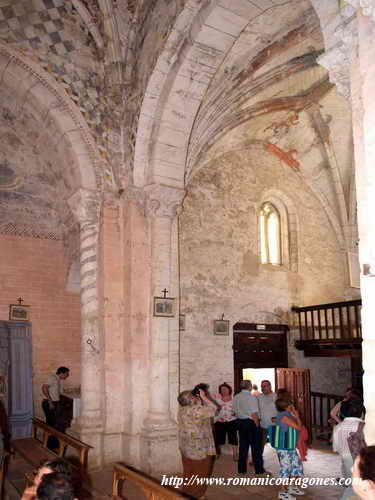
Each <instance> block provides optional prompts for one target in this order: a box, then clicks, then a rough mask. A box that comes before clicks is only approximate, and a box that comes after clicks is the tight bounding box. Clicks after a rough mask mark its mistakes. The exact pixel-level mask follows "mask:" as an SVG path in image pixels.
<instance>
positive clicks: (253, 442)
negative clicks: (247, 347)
mask: <svg viewBox="0 0 375 500" xmlns="http://www.w3.org/2000/svg"><path fill="white" fill-rule="evenodd" d="M251 388H252V386H251V382H250V380H242V381H241V384H240V389H241V392H240V393H238V394H236V395H235V396H234V398H233V411H234V413H235V415H236V417H237V423H238V433H239V437H240V449H239V453H238V473H239V474H246V472H247V457H248V453H249V446H251V454H252V456H253V462H254V469H255V474H264V473H265V470H264V468H263V457H262V451H261V446H260V429H259V407H258V400H257V398H256V397H255V396H252V395H251V392H250V391H251Z"/></svg>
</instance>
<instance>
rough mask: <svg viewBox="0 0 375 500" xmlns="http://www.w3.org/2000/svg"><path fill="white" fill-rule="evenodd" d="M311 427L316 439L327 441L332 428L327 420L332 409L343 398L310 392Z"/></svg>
mask: <svg viewBox="0 0 375 500" xmlns="http://www.w3.org/2000/svg"><path fill="white" fill-rule="evenodd" d="M310 395H311V427H312V430H313V433H314V437H315V438H316V439H322V440H325V441H329V439H330V435H331V431H332V427H331V426H330V425H329V423H328V420H329V418H330V413H331V410H332V408H333V407H334V406H335V404H336V403H338V402H339V401H342V400H343V396H339V395H337V394H326V393H324V392H311V393H310Z"/></svg>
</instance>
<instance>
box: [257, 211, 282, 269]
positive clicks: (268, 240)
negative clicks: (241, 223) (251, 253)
mask: <svg viewBox="0 0 375 500" xmlns="http://www.w3.org/2000/svg"><path fill="white" fill-rule="evenodd" d="M259 230H260V261H261V263H262V264H273V265H274V266H280V265H281V264H282V262H281V221H280V214H279V212H278V211H277V209H276V208H275V207H274V205H272V203H269V202H266V203H263V205H262V208H261V209H260V214H259Z"/></svg>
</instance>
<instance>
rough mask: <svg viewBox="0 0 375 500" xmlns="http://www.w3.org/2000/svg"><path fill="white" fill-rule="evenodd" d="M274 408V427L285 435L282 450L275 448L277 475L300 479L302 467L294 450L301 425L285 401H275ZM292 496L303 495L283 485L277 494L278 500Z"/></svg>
mask: <svg viewBox="0 0 375 500" xmlns="http://www.w3.org/2000/svg"><path fill="white" fill-rule="evenodd" d="M275 406H276V409H277V415H276V421H275V423H276V427H279V429H280V431H281V433H285V435H286V440H285V444H284V446H283V448H284V449H281V448H277V447H276V452H277V457H278V459H279V463H280V473H279V475H280V477H282V478H291V477H301V476H303V467H302V462H301V460H300V458H299V456H298V453H297V450H296V444H297V439H298V432H299V431H301V429H302V427H303V424H302V422H301V419H300V418H299V414H298V412H297V410H296V409H295V408H294V406H293V405H291V404H290V401H288V400H287V399H277V400H276V402H275ZM294 430H295V431H298V432H295V431H294ZM290 431H291V432H290ZM294 495H304V492H303V491H302V490H300V489H299V488H298V487H297V486H294V485H293V484H289V486H287V485H285V486H282V490H281V491H280V492H279V499H280V500H293V499H294V498H295V496H294Z"/></svg>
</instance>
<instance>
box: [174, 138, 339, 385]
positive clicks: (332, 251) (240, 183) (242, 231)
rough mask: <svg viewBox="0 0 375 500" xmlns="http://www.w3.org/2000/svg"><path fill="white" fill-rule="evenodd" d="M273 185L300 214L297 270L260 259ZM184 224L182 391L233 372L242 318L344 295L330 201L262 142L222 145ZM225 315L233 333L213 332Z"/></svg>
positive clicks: (199, 180)
mask: <svg viewBox="0 0 375 500" xmlns="http://www.w3.org/2000/svg"><path fill="white" fill-rule="evenodd" d="M271 190H272V193H280V196H283V197H284V198H287V199H288V200H291V202H290V203H289V209H290V210H294V211H295V212H296V214H297V228H296V231H297V256H298V258H297V260H298V262H297V271H296V272H295V271H292V270H291V268H290V267H288V266H281V267H277V266H262V265H260V264H259V257H258V225H257V210H258V208H259V206H260V204H261V202H262V201H266V199H265V198H264V197H265V196H266V197H267V195H266V193H267V192H271ZM275 196H276V195H275ZM180 231H181V235H180V252H181V254H180V276H181V311H180V312H181V313H183V314H185V315H186V330H185V331H183V332H181V390H182V389H185V388H188V387H191V386H193V385H194V384H196V383H198V382H201V381H206V382H208V383H210V384H212V386H213V387H216V386H217V383H218V382H220V381H223V380H225V381H227V382H232V381H233V352H232V343H233V342H232V328H233V325H234V324H235V323H236V322H238V321H247V322H267V323H283V322H284V323H285V322H286V321H287V319H286V313H287V311H288V309H289V308H290V306H291V305H292V303H295V304H296V303H297V304H301V305H302V304H304V305H308V304H314V303H324V302H330V301H332V302H333V301H336V300H341V299H342V297H343V295H344V292H345V289H346V286H345V273H344V272H343V269H344V265H345V261H344V257H343V254H342V253H341V251H340V248H339V246H338V243H337V239H336V237H335V235H334V231H333V230H332V227H331V226H330V224H329V221H328V218H327V216H326V213H325V212H324V210H323V208H322V205H321V204H320V202H319V201H318V199H317V198H316V196H315V195H314V194H313V193H312V191H311V190H310V188H309V187H308V186H307V185H306V183H305V182H304V180H303V179H302V177H301V176H300V175H299V174H298V173H296V172H294V171H292V170H291V169H290V168H288V167H287V166H285V164H282V163H281V162H280V161H278V160H276V159H274V158H273V157H272V156H271V155H268V154H267V153H266V152H265V151H264V149H263V148H257V147H256V146H252V147H249V148H248V149H242V150H237V151H234V152H231V153H226V154H225V153H224V154H222V155H221V156H218V157H216V158H215V159H214V160H212V161H211V162H210V163H208V164H207V165H206V166H205V167H204V168H202V169H201V170H199V171H198V173H197V174H196V175H195V177H194V178H193V179H192V182H191V184H190V185H189V187H188V194H187V197H186V199H185V201H184V209H183V213H182V215H181V217H180ZM222 314H224V315H225V316H224V319H228V320H230V335H229V336H215V335H213V331H212V323H213V320H214V319H219V318H221V317H222Z"/></svg>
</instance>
